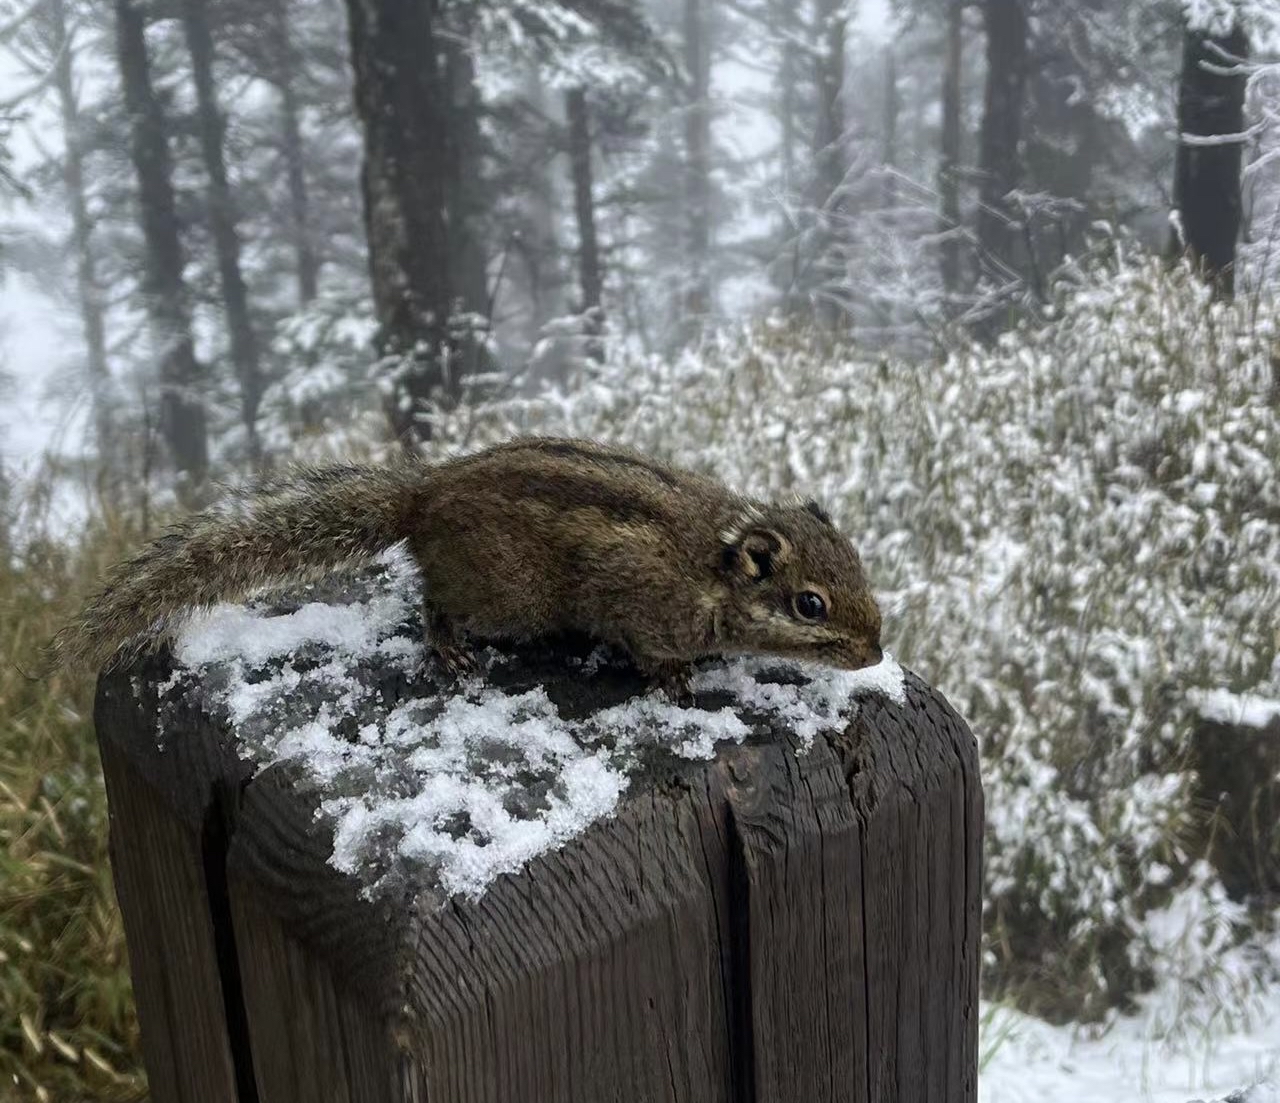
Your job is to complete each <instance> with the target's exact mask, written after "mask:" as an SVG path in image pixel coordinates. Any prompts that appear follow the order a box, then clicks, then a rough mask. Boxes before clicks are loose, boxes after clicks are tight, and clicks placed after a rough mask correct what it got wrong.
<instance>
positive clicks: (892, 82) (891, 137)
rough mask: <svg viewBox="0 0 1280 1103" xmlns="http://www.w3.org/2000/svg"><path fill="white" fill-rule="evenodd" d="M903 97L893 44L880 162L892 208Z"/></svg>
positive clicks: (888, 51) (887, 59)
mask: <svg viewBox="0 0 1280 1103" xmlns="http://www.w3.org/2000/svg"><path fill="white" fill-rule="evenodd" d="M901 109H902V99H901V97H900V96H899V95H898V60H897V57H896V56H895V54H894V50H893V46H892V45H889V46H886V47H885V49H884V144H883V145H882V146H881V153H880V164H881V166H882V167H883V169H884V174H885V175H884V206H885V209H886V210H890V209H892V208H893V207H896V206H897V205H898V181H897V177H896V176H895V175H894V170H895V169H896V168H897V166H898V112H899V111H900V110H901Z"/></svg>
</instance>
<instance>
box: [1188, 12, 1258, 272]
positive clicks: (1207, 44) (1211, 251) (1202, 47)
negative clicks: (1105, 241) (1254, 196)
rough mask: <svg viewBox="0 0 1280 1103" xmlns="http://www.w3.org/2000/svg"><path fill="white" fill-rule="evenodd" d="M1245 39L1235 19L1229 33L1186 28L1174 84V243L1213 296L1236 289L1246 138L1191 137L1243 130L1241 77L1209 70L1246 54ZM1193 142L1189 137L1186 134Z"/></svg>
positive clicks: (1243, 84)
mask: <svg viewBox="0 0 1280 1103" xmlns="http://www.w3.org/2000/svg"><path fill="white" fill-rule="evenodd" d="M1248 56H1249V39H1248V36H1247V35H1246V34H1245V31H1244V28H1243V27H1242V26H1241V24H1240V22H1239V20H1238V19H1237V22H1236V24H1235V26H1234V27H1233V28H1232V29H1231V31H1230V33H1228V34H1226V35H1224V36H1222V37H1216V36H1213V35H1209V34H1207V33H1205V32H1203V31H1193V30H1191V29H1188V30H1187V32H1186V34H1185V36H1184V39H1183V50H1182V79H1181V82H1180V84H1179V88H1178V132H1179V135H1180V136H1182V137H1180V139H1179V142H1178V155H1177V162H1176V167H1175V175H1174V186H1173V197H1174V206H1175V208H1176V210H1177V212H1178V219H1179V228H1180V231H1181V237H1180V238H1179V235H1178V234H1177V233H1175V235H1174V241H1173V247H1174V249H1175V250H1176V252H1177V253H1179V254H1180V253H1182V252H1183V251H1184V250H1185V252H1186V253H1187V254H1189V255H1190V256H1191V258H1192V259H1193V260H1194V261H1195V262H1196V263H1198V264H1199V265H1201V267H1202V268H1203V270H1204V273H1205V275H1206V276H1207V277H1208V278H1209V279H1210V280H1212V282H1213V285H1214V287H1215V289H1216V290H1217V292H1218V294H1220V295H1222V296H1224V297H1230V296H1231V295H1232V294H1233V293H1234V291H1235V259H1236V243H1237V240H1238V239H1239V236H1240V220H1241V209H1242V203H1241V195H1240V166H1241V157H1242V154H1243V143H1242V142H1240V141H1225V142H1223V141H1219V142H1211V143H1209V144H1200V143H1198V142H1196V141H1194V139H1195V138H1210V139H1212V138H1221V137H1222V136H1224V135H1231V134H1240V133H1241V132H1242V131H1243V130H1244V97H1245V77H1244V74H1242V73H1231V74H1227V73H1222V72H1213V71H1212V69H1211V68H1210V67H1218V68H1219V69H1220V68H1222V67H1224V66H1227V65H1229V64H1230V63H1229V61H1228V60H1227V59H1228V58H1241V59H1244V58H1247V57H1248ZM1187 136H1190V138H1191V139H1192V140H1188V137H1187Z"/></svg>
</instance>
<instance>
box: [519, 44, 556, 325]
mask: <svg viewBox="0 0 1280 1103" xmlns="http://www.w3.org/2000/svg"><path fill="white" fill-rule="evenodd" d="M525 98H526V99H527V100H528V101H529V104H530V106H531V107H532V108H533V110H534V112H535V113H536V114H537V115H538V116H539V117H541V118H545V117H546V115H547V98H546V90H545V87H544V85H543V82H542V75H541V73H540V72H539V69H538V66H537V65H536V64H531V65H530V66H529V72H528V76H527V80H526V91H525ZM529 201H530V217H529V226H528V232H527V233H526V234H524V235H523V236H522V237H521V239H520V240H519V241H518V242H517V247H518V248H519V249H520V252H521V255H522V256H523V258H524V263H525V267H526V269H527V271H528V278H529V297H530V302H531V306H532V310H533V317H532V319H531V320H532V323H533V324H532V326H531V337H534V338H536V335H537V334H538V333H539V332H540V331H541V328H542V326H543V324H544V323H545V322H546V321H547V320H548V319H549V318H554V317H556V316H558V315H559V314H561V313H562V312H563V311H562V308H563V305H564V290H565V279H564V275H563V273H562V270H561V268H560V257H561V256H562V251H561V248H560V241H559V235H558V232H557V222H558V221H559V219H558V213H559V212H558V204H557V202H556V188H555V183H554V182H553V180H552V178H551V173H550V172H549V171H548V165H547V164H546V162H545V161H541V160H540V161H539V162H538V163H537V164H534V165H531V166H530V177H529Z"/></svg>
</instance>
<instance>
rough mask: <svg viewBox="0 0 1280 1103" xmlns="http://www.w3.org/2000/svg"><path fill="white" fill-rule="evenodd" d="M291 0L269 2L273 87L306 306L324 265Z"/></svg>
mask: <svg viewBox="0 0 1280 1103" xmlns="http://www.w3.org/2000/svg"><path fill="white" fill-rule="evenodd" d="M287 2H288V0H268V4H267V26H268V29H269V33H270V34H271V36H272V38H273V39H274V41H275V50H274V56H275V57H276V59H277V65H278V69H277V70H276V72H275V74H274V77H273V80H272V83H273V84H275V86H276V91H278V92H279V93H280V137H281V148H282V151H283V153H284V164H285V176H286V178H287V180H288V184H289V222H290V230H291V232H292V236H293V252H294V257H295V261H294V264H295V267H296V268H297V272H298V304H299V305H300V306H306V305H307V304H308V303H309V302H311V300H312V299H314V298H315V297H316V291H317V286H318V284H319V280H320V262H319V260H318V259H317V257H316V249H315V243H314V242H313V240H312V236H311V205H310V200H309V199H308V196H307V173H306V162H305V160H304V157H303V149H302V126H301V122H300V118H301V109H300V107H299V104H298V91H297V88H296V87H295V85H294V72H295V70H296V67H297V65H298V59H297V57H296V56H295V54H294V49H293V39H292V37H291V36H290V34H289V12H288V8H287Z"/></svg>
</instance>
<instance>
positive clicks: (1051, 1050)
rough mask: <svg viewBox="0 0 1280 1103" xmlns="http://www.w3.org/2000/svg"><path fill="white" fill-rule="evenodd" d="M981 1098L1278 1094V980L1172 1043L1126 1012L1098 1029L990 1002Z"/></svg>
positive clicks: (1168, 1102)
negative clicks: (1244, 1016)
mask: <svg viewBox="0 0 1280 1103" xmlns="http://www.w3.org/2000/svg"><path fill="white" fill-rule="evenodd" d="M986 1011H987V1014H986V1015H984V1025H983V1037H982V1050H981V1052H982V1056H983V1059H984V1061H985V1064H984V1066H983V1069H982V1073H981V1075H980V1077H979V1080H978V1098H979V1099H980V1100H981V1101H982V1103H1084V1101H1088V1103H1188V1101H1189V1100H1198V1099H1222V1098H1226V1097H1227V1096H1228V1095H1230V1094H1232V1093H1234V1092H1238V1091H1241V1090H1242V1089H1247V1088H1249V1087H1251V1086H1255V1085H1256V1086H1255V1087H1254V1088H1253V1091H1252V1092H1248V1093H1247V1094H1246V1095H1245V1096H1244V1100H1245V1101H1247V1103H1280V1089H1278V1087H1277V1085H1280V987H1277V988H1275V989H1273V990H1272V991H1271V992H1270V993H1268V994H1267V995H1266V996H1264V997H1263V998H1262V999H1261V1000H1260V1001H1259V1003H1258V1006H1257V1007H1256V1008H1255V1009H1254V1010H1253V1012H1252V1014H1250V1016H1249V1017H1248V1020H1247V1022H1245V1023H1244V1024H1241V1025H1240V1026H1239V1027H1238V1028H1237V1029H1229V1028H1222V1029H1214V1028H1212V1027H1210V1028H1209V1029H1206V1030H1205V1031H1204V1032H1203V1033H1202V1034H1200V1035H1199V1036H1196V1037H1184V1038H1182V1039H1181V1040H1180V1041H1178V1042H1177V1043H1174V1042H1169V1041H1155V1040H1152V1038H1151V1036H1150V1033H1149V1029H1150V1028H1149V1023H1148V1021H1147V1020H1146V1019H1145V1018H1143V1017H1141V1016H1138V1017H1134V1018H1125V1019H1121V1020H1120V1021H1119V1022H1117V1023H1115V1024H1113V1025H1112V1026H1111V1027H1110V1028H1109V1029H1108V1030H1106V1031H1105V1033H1103V1034H1102V1035H1101V1036H1100V1037H1098V1036H1090V1034H1089V1033H1088V1032H1087V1029H1086V1028H1083V1027H1079V1026H1074V1025H1070V1026H1050V1025H1049V1024H1047V1023H1044V1022H1040V1021H1038V1020H1036V1019H1031V1018H1028V1017H1027V1016H1025V1015H1021V1014H1019V1013H1017V1012H1015V1011H1010V1010H1007V1009H1004V1008H987V1009H986Z"/></svg>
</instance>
